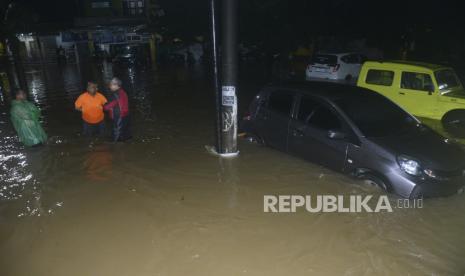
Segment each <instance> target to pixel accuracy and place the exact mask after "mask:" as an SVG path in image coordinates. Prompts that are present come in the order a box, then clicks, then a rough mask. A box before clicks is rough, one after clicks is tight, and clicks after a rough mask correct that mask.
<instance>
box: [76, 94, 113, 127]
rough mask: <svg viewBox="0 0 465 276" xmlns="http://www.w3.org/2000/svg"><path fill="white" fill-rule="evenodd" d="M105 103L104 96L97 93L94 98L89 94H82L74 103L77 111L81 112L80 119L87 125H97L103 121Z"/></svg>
mask: <svg viewBox="0 0 465 276" xmlns="http://www.w3.org/2000/svg"><path fill="white" fill-rule="evenodd" d="M106 103H107V99H106V98H105V96H103V95H102V94H100V93H99V92H97V93H95V95H94V96H92V95H91V94H89V92H84V93H82V94H81V96H79V98H78V99H77V100H76V102H75V103H74V106H75V107H76V108H77V109H81V111H82V119H83V120H84V121H86V122H87V123H89V124H98V123H100V122H101V121H103V118H104V114H103V105H104V104H106Z"/></svg>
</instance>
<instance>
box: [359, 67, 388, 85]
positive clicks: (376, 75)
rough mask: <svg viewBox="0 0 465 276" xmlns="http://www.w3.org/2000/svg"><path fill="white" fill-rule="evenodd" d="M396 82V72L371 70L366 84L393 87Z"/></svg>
mask: <svg viewBox="0 0 465 276" xmlns="http://www.w3.org/2000/svg"><path fill="white" fill-rule="evenodd" d="M393 80H394V72H392V71H386V70H375V69H371V70H369V71H368V74H367V78H366V80H365V82H366V83H367V84H375V85H384V86H391V85H392V81H393Z"/></svg>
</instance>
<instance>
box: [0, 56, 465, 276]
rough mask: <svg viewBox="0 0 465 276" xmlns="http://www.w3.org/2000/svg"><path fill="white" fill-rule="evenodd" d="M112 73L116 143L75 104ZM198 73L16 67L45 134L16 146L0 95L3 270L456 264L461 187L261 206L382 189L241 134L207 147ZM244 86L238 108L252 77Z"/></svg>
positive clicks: (431, 270)
mask: <svg viewBox="0 0 465 276" xmlns="http://www.w3.org/2000/svg"><path fill="white" fill-rule="evenodd" d="M113 75H116V76H119V77H120V78H122V79H123V82H124V87H125V88H126V90H127V91H128V94H129V96H130V98H131V110H132V123H133V130H134V139H133V140H132V141H130V142H128V143H124V144H112V143H107V142H105V141H102V140H88V139H86V138H84V137H81V136H80V135H79V132H80V129H81V121H80V115H79V114H78V113H76V112H74V111H73V101H74V99H75V98H76V97H77V96H78V95H79V93H81V92H82V89H83V88H84V85H85V82H86V81H87V80H88V79H90V78H92V79H96V80H97V81H98V82H99V83H100V87H101V89H102V90H103V92H106V91H105V85H104V83H105V81H107V80H109V79H110V78H111V77H112V76H113ZM204 78H205V75H204V71H203V70H199V68H175V67H169V68H159V69H157V70H155V69H152V68H140V67H133V68H128V67H125V66H114V65H112V64H98V65H93V64H80V65H64V66H61V67H59V66H53V65H50V66H47V67H40V66H38V67H31V68H26V70H25V79H26V80H27V83H28V85H27V88H28V90H29V92H30V96H31V100H34V101H35V102H37V104H38V105H39V106H40V107H41V108H42V111H43V114H44V118H43V121H44V125H45V128H46V130H47V132H48V133H49V136H50V141H49V145H48V146H46V147H42V148H34V149H25V148H24V147H22V146H21V145H20V144H19V143H18V141H17V138H16V136H15V134H14V131H13V130H12V128H11V125H10V123H9V118H8V113H7V110H8V105H7V104H6V103H5V102H4V103H3V104H2V106H1V107H0V108H1V112H0V114H1V115H0V126H1V128H0V144H1V148H0V162H1V163H0V172H1V175H0V255H1V256H2V257H1V258H0V275H2V276H3V275H5V276H10V275H14V276H17V275H38V276H40V275H47V276H53V275H80V276H81V275H244V274H245V275H425V274H426V275H463V272H464V271H465V264H464V262H463V260H464V257H465V235H463V229H465V216H464V215H463V213H464V212H465V195H463V194H462V195H456V196H453V197H450V198H446V199H433V200H427V201H425V203H424V208H423V209H411V210H409V209H397V210H394V213H379V214H369V213H359V214H309V213H304V212H298V213H295V214H270V213H266V214H265V213H263V195H267V194H272V195H279V194H296V195H324V194H336V195H337V194H343V195H368V194H374V195H375V196H377V195H380V194H381V193H380V192H379V191H378V190H376V189H374V188H373V187H370V186H364V185H362V184H360V183H358V182H357V181H354V180H353V179H350V178H348V177H346V176H343V175H340V174H337V173H334V172H331V171H328V170H326V169H323V168H321V167H318V166H316V165H314V164H311V163H308V162H304V161H302V160H299V159H296V158H293V157H290V156H287V155H285V154H282V153H280V152H276V151H274V150H271V149H268V148H264V147H259V146H255V145H251V144H247V143H242V142H241V144H240V148H241V155H240V156H239V157H238V158H237V159H231V160H223V159H218V158H217V157H215V156H212V155H210V154H209V153H208V152H207V151H206V150H205V145H211V144H212V137H213V133H212V131H213V126H214V116H213V112H214V106H213V97H212V92H211V89H210V86H209V81H207V80H205V79H204ZM249 78H250V79H253V78H251V77H250V76H249ZM241 85H242V87H240V89H239V90H240V92H241V103H243V106H242V108H244V106H245V103H246V100H247V99H250V98H251V97H252V95H253V93H254V89H251V87H256V86H257V85H256V83H252V82H250V81H244V82H243V83H242V84H241ZM5 98H6V97H5ZM392 200H395V198H394V197H393V198H392Z"/></svg>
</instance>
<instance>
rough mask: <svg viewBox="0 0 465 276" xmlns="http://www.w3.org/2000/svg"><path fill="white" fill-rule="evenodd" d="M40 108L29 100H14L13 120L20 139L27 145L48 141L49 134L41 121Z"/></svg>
mask: <svg viewBox="0 0 465 276" xmlns="http://www.w3.org/2000/svg"><path fill="white" fill-rule="evenodd" d="M39 117H40V110H39V109H38V108H37V107H36V106H35V105H34V104H32V103H30V102H28V101H25V100H24V101H18V100H13V101H12V103H11V121H12V122H13V126H14V127H15V129H16V132H17V133H18V136H19V140H20V141H21V142H22V143H23V144H24V145H26V146H34V145H37V144H40V143H45V141H47V134H45V131H44V129H43V128H42V126H41V125H40V122H39Z"/></svg>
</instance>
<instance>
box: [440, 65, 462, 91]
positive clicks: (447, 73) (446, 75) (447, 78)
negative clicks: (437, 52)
mask: <svg viewBox="0 0 465 276" xmlns="http://www.w3.org/2000/svg"><path fill="white" fill-rule="evenodd" d="M434 75H435V76H436V81H437V82H438V86H439V90H448V89H452V88H456V87H459V86H460V81H459V79H458V78H457V75H456V74H455V72H454V71H453V70H451V69H445V70H440V71H436V72H435V73H434Z"/></svg>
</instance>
